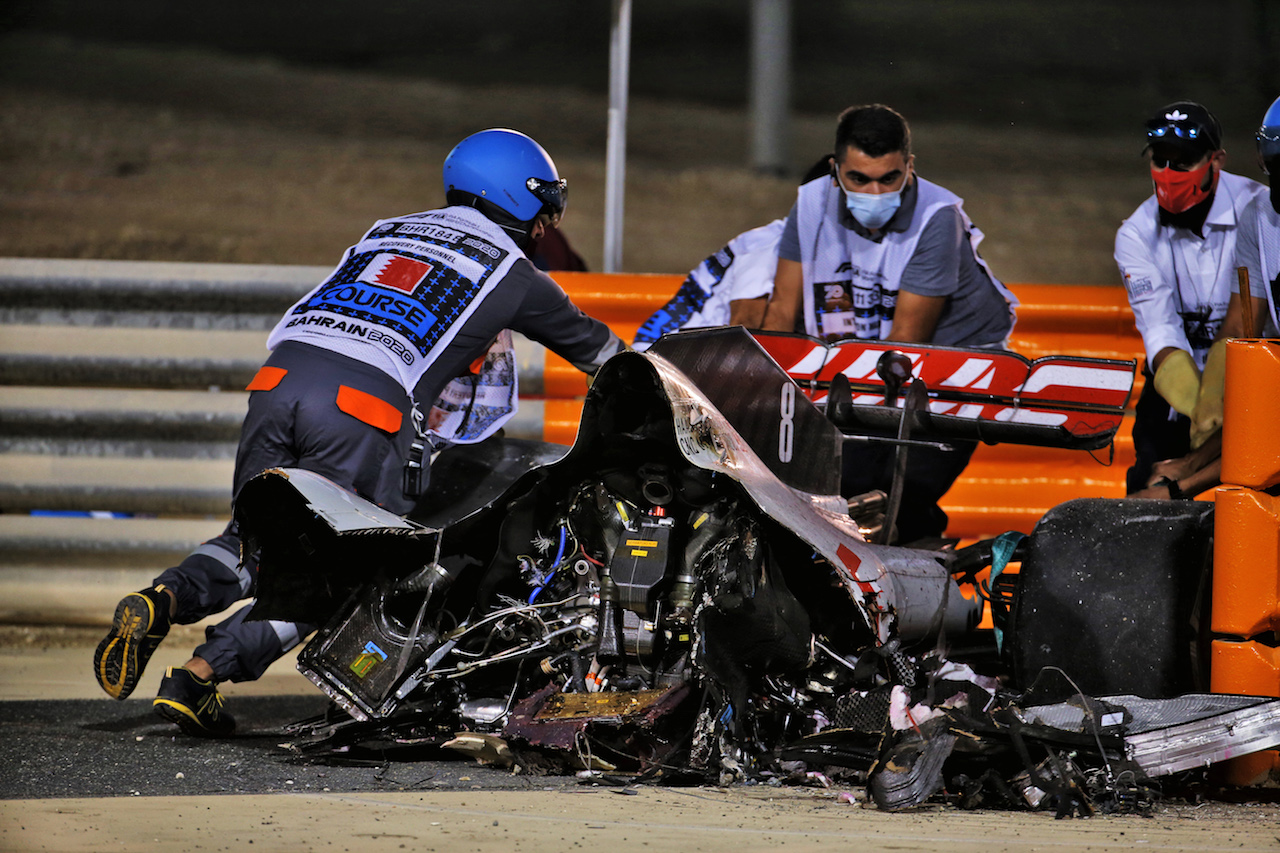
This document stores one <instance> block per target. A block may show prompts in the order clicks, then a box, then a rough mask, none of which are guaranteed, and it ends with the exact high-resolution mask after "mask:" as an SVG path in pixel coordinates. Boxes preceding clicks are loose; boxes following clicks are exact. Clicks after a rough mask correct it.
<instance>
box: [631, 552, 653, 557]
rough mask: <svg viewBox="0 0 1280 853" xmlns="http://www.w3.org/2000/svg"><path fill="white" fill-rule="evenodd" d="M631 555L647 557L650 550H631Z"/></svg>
mask: <svg viewBox="0 0 1280 853" xmlns="http://www.w3.org/2000/svg"><path fill="white" fill-rule="evenodd" d="M631 556H633V557H647V556H649V552H648V551H632V552H631Z"/></svg>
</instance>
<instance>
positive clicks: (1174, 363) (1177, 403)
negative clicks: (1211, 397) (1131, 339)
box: [1155, 349, 1200, 417]
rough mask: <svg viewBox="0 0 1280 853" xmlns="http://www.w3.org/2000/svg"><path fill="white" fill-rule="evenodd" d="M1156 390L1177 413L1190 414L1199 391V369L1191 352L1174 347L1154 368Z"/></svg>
mask: <svg viewBox="0 0 1280 853" xmlns="http://www.w3.org/2000/svg"><path fill="white" fill-rule="evenodd" d="M1155 382H1156V390H1157V391H1159V392H1160V396H1161V397H1164V399H1165V402H1167V403H1168V404H1169V405H1170V406H1173V408H1174V410H1175V411H1176V412H1178V413H1179V414H1183V415H1186V416H1188V417H1190V416H1191V412H1192V410H1193V409H1194V408H1195V407H1196V397H1197V396H1198V395H1199V393H1200V369H1199V368H1197V367H1196V362H1195V359H1193V358H1192V357H1191V353H1189V352H1187V351H1186V350H1184V349H1175V350H1174V351H1173V352H1171V353H1169V354H1168V355H1167V356H1165V359H1164V361H1162V362H1160V366H1159V367H1158V368H1156V379H1155Z"/></svg>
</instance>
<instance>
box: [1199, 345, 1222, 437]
mask: <svg viewBox="0 0 1280 853" xmlns="http://www.w3.org/2000/svg"><path fill="white" fill-rule="evenodd" d="M1226 384H1227V342H1226V340H1225V339H1224V340H1220V341H1216V342H1215V343H1214V345H1213V346H1212V347H1211V348H1210V349H1209V357H1208V359H1206V360H1205V363H1204V373H1203V374H1201V376H1200V393H1199V394H1197V395H1196V405H1195V408H1194V409H1193V410H1192V411H1191V449H1192V450H1195V449H1196V448H1198V447H1200V445H1202V444H1204V443H1205V441H1207V440H1208V438H1209V436H1211V435H1213V434H1214V433H1215V432H1217V431H1218V430H1220V429H1221V428H1222V395H1223V390H1224V389H1225V387H1226Z"/></svg>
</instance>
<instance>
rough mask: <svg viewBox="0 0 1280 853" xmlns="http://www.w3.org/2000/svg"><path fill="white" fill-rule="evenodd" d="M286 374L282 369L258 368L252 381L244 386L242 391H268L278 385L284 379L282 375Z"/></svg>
mask: <svg viewBox="0 0 1280 853" xmlns="http://www.w3.org/2000/svg"><path fill="white" fill-rule="evenodd" d="M288 372H289V371H287V370H285V369H284V368H283V367H269V366H263V367H260V368H258V372H257V374H256V375H254V377H253V381H252V382H250V383H249V384H248V385H246V386H245V389H244V390H246V391H270V390H271V389H272V388H275V387H276V386H277V385H279V384H280V380H281V379H284V375H285V374H286V373H288Z"/></svg>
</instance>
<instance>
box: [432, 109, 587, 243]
mask: <svg viewBox="0 0 1280 853" xmlns="http://www.w3.org/2000/svg"><path fill="white" fill-rule="evenodd" d="M444 192H445V200H446V201H447V202H448V203H449V204H450V205H464V206H466V207H474V208H475V209H476V210H479V211H480V212H481V213H483V214H484V215H485V216H486V217H488V218H489V219H490V220H492V221H493V222H494V223H496V224H497V225H499V226H501V227H502V229H503V230H505V231H506V232H507V233H509V234H510V235H511V236H512V239H514V240H515V241H516V244H517V245H519V246H520V247H521V248H522V249H526V250H527V248H528V247H529V246H530V245H531V244H532V243H534V242H535V241H536V240H537V239H538V237H539V236H540V234H541V232H542V230H543V229H545V228H546V227H547V226H549V225H557V224H559V222H560V217H562V216H563V215H564V208H565V204H566V202H567V200H568V196H569V187H568V182H567V181H565V179H564V178H562V177H560V173H559V172H557V171H556V164H555V163H553V162H552V160H551V156H550V155H549V154H547V152H546V151H545V150H543V148H542V146H541V145H539V144H538V143H537V142H534V141H533V140H532V139H531V138H529V137H528V136H526V135H525V134H523V133H521V132H519V131H518V130H508V129H505V128H493V129H490V130H482V131H480V132H479V133H473V134H471V135H470V136H468V137H467V138H466V139H464V140H462V141H461V142H459V143H458V144H457V145H456V146H454V149H453V150H452V151H450V152H449V156H448V157H446V158H445V160H444Z"/></svg>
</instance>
